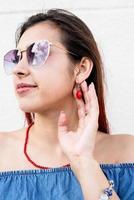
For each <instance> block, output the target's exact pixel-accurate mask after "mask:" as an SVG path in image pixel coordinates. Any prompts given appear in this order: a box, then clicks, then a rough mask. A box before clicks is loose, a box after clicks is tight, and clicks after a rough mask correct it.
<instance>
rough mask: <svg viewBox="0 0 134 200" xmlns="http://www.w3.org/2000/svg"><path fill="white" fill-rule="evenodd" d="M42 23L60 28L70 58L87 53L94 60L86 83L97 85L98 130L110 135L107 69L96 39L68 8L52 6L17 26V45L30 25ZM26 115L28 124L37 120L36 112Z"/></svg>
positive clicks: (78, 59)
mask: <svg viewBox="0 0 134 200" xmlns="http://www.w3.org/2000/svg"><path fill="white" fill-rule="evenodd" d="M41 22H48V23H49V22H51V23H53V24H54V25H56V26H57V27H58V28H59V30H60V32H61V41H62V43H63V45H64V46H65V47H66V49H67V50H68V51H69V52H73V54H69V55H68V56H69V57H70V59H71V61H73V62H74V63H78V62H80V61H81V59H82V57H84V56H86V57H88V58H90V59H91V60H92V62H93V69H92V72H91V74H90V75H89V77H88V78H87V79H86V82H87V84H88V85H89V84H90V83H91V82H93V83H94V85H95V89H96V93H97V97H98V103H99V119H98V130H99V131H101V132H104V133H107V134H110V129H109V124H108V120H107V117H106V110H105V102H104V83H105V75H104V69H103V64H102V60H101V56H100V53H99V50H98V47H97V44H96V41H95V39H94V37H93V34H92V33H91V31H90V29H89V27H88V26H87V25H86V24H85V23H84V22H83V21H82V20H81V19H80V18H78V17H77V16H76V15H74V14H73V13H71V12H69V11H67V10H63V9H50V10H48V11H46V12H43V13H38V14H35V15H32V16H31V17H29V18H28V19H27V20H26V21H25V22H24V23H23V24H22V25H21V26H20V27H19V28H18V30H17V31H16V45H17V44H18V42H19V40H20V38H21V36H22V35H23V33H24V32H25V31H26V30H27V29H28V28H30V27H32V26H33V25H35V24H38V23H41ZM25 117H26V120H27V123H28V124H30V123H32V122H33V120H34V113H25Z"/></svg>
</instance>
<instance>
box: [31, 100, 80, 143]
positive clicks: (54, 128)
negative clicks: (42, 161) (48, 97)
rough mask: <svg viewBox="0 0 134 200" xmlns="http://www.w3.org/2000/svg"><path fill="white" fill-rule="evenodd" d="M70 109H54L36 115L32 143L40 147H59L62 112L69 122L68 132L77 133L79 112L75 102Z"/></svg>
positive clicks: (70, 105)
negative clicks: (59, 127) (59, 122)
mask: <svg viewBox="0 0 134 200" xmlns="http://www.w3.org/2000/svg"><path fill="white" fill-rule="evenodd" d="M64 105H69V107H64V108H63V107H62V108H60V109H55V110H54V109H53V110H51V111H49V112H45V113H43V114H39V113H36V114H35V120H34V125H33V126H32V127H31V129H30V132H32V134H31V136H30V137H31V139H30V140H31V141H32V140H33V142H35V143H37V144H38V145H41V144H42V145H45V146H46V145H47V146H51V147H53V146H57V145H58V144H59V141H58V118H59V114H60V111H61V110H64V112H65V113H66V116H67V120H68V130H71V131H76V130H77V126H78V111H77V106H76V103H75V102H72V103H71V104H66V103H65V104H64Z"/></svg>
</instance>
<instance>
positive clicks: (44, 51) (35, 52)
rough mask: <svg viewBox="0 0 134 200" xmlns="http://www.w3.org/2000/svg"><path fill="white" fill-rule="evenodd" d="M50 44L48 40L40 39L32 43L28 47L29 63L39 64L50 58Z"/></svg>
mask: <svg viewBox="0 0 134 200" xmlns="http://www.w3.org/2000/svg"><path fill="white" fill-rule="evenodd" d="M49 49H50V45H49V42H48V41H43V40H42V41H39V42H35V43H33V44H31V45H30V46H29V47H28V49H27V58H28V63H29V64H30V65H32V66H39V65H41V64H42V63H45V61H46V60H47V58H48V55H49Z"/></svg>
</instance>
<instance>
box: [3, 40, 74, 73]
mask: <svg viewBox="0 0 134 200" xmlns="http://www.w3.org/2000/svg"><path fill="white" fill-rule="evenodd" d="M40 42H47V44H48V52H47V56H46V58H45V60H43V61H42V63H41V64H39V65H32V63H30V62H29V59H28V49H29V48H30V47H31V45H33V46H34V45H35V44H36V43H37V44H39V43H40ZM52 45H53V46H55V47H57V48H59V49H61V50H62V51H64V52H66V53H69V54H72V55H75V56H78V55H77V54H75V53H73V52H70V51H68V50H67V49H64V48H62V47H59V46H58V45H57V44H53V43H52V42H50V41H49V40H46V39H44V40H38V41H35V42H33V43H31V44H29V45H28V46H27V47H26V48H25V49H18V48H16V49H13V50H10V51H8V52H7V53H6V54H5V55H4V62H5V57H6V56H7V54H8V53H9V52H11V51H15V50H17V51H18V52H17V55H18V56H20V58H19V60H18V62H17V63H16V64H14V66H16V65H17V64H18V63H19V62H20V60H21V59H22V53H23V52H26V55H27V61H28V64H29V65H30V66H40V65H42V64H43V63H45V62H46V61H47V59H48V57H49V54H50V49H51V46H52ZM11 63H12V62H11ZM4 69H5V72H6V74H8V75H9V74H12V72H11V73H7V70H6V65H5V63H4Z"/></svg>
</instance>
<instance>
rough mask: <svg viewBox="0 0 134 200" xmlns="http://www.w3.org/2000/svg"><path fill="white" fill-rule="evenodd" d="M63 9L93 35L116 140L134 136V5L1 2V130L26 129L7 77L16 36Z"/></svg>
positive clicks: (87, 0)
mask: <svg viewBox="0 0 134 200" xmlns="http://www.w3.org/2000/svg"><path fill="white" fill-rule="evenodd" d="M56 7H59V8H64V9H69V10H70V11H72V12H74V13H75V14H76V15H78V16H79V17H80V18H82V19H83V20H84V21H85V22H86V23H87V25H88V26H89V27H90V29H91V31H92V32H93V34H94V36H95V38H96V41H97V43H98V46H99V49H100V51H101V54H102V58H103V62H104V67H105V73H106V78H107V86H108V87H107V93H106V101H107V114H108V118H109V122H110V126H111V129H112V132H113V134H116V133H129V134H134V123H133V119H134V102H133V101H134V92H133V90H134V61H133V58H134V57H133V54H134V1H133V0H127V1H126V0H118V1H117V0H113V1H107V0H101V1H100V0H82V1H81V0H77V2H76V1H72V0H68V1H67V0H57V1H56V2H55V1H52V0H49V1H46V0H34V1H33V0H29V1H27V0H23V1H18V0H12V1H10V0H5V1H2V0H0V25H1V31H0V44H1V48H0V65H1V68H0V130H1V131H5V130H12V129H16V128H21V127H22V126H23V124H24V119H23V115H22V113H21V112H20V111H19V108H18V105H17V102H16V99H15V96H14V91H13V86H12V79H11V77H7V76H6V75H5V74H4V71H3V64H2V59H3V55H4V53H5V52H6V51H7V50H9V49H11V48H13V47H14V46H15V40H14V33H15V31H16V28H17V27H18V26H19V25H20V23H21V22H23V21H24V20H25V19H26V17H28V16H30V15H31V14H33V13H36V12H39V11H43V10H45V9H48V8H56Z"/></svg>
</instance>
